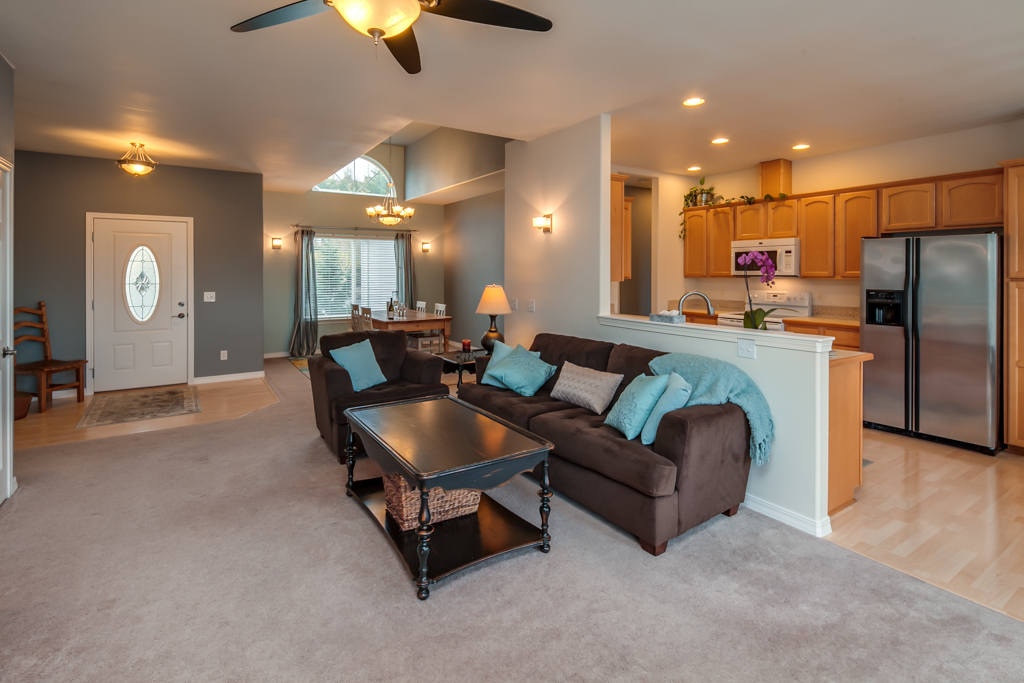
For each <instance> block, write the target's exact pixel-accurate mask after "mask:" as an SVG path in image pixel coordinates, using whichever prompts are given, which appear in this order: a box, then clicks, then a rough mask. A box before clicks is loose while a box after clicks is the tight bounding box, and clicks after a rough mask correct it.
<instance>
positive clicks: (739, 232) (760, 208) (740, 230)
mask: <svg viewBox="0 0 1024 683" xmlns="http://www.w3.org/2000/svg"><path fill="white" fill-rule="evenodd" d="M766 233H767V226H766V220H765V210H764V204H753V205H747V204H744V205H742V206H737V207H736V238H735V239H738V240H759V239H762V238H764V237H765V235H766Z"/></svg>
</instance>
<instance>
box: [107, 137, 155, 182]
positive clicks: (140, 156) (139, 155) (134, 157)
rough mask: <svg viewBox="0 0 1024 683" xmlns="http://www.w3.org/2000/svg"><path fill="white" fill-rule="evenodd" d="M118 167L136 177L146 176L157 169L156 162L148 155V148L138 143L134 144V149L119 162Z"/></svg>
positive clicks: (126, 153)
mask: <svg viewBox="0 0 1024 683" xmlns="http://www.w3.org/2000/svg"><path fill="white" fill-rule="evenodd" d="M117 165H118V166H120V167H121V169H122V170H124V171H127V172H128V173H131V174H132V175H134V176H140V175H146V174H147V173H150V172H151V171H152V170H153V169H154V168H156V162H155V161H153V160H152V159H150V158H149V155H148V154H146V146H145V145H143V144H140V143H138V142H133V143H132V148H131V149H129V150H128V151H127V152H125V155H124V156H123V157H121V158H120V159H118V160H117Z"/></svg>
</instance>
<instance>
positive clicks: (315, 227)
mask: <svg viewBox="0 0 1024 683" xmlns="http://www.w3.org/2000/svg"><path fill="white" fill-rule="evenodd" d="M292 227H293V228H304V229H307V230H372V231H374V232H419V230H414V229H412V228H386V227H385V228H347V227H345V228H341V227H336V226H330V225H297V224H293V225H292Z"/></svg>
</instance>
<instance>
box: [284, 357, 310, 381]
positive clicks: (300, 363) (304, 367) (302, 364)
mask: <svg viewBox="0 0 1024 683" xmlns="http://www.w3.org/2000/svg"><path fill="white" fill-rule="evenodd" d="M288 360H289V362H291V364H292V365H294V366H295V367H297V368H298V369H299V370H301V371H302V374H303V375H305V376H306V379H309V359H308V358H289V359H288Z"/></svg>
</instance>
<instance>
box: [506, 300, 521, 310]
mask: <svg viewBox="0 0 1024 683" xmlns="http://www.w3.org/2000/svg"><path fill="white" fill-rule="evenodd" d="M508 307H509V308H511V309H512V310H513V311H518V310H519V299H509V300H508Z"/></svg>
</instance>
